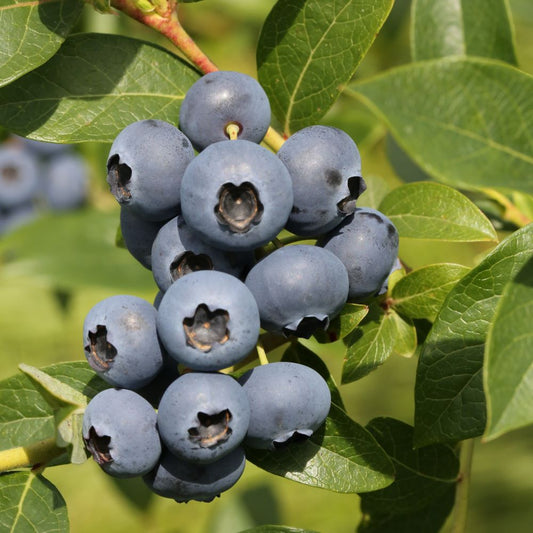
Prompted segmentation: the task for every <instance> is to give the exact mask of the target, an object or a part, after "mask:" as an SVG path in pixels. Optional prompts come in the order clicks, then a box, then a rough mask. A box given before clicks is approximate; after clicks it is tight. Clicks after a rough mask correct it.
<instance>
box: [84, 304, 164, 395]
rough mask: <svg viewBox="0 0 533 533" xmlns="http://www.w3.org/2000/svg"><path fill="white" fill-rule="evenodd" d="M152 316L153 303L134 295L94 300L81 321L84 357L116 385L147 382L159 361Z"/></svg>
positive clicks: (153, 375)
mask: <svg viewBox="0 0 533 533" xmlns="http://www.w3.org/2000/svg"><path fill="white" fill-rule="evenodd" d="M156 317H157V311H156V309H155V308H154V306H153V305H151V304H150V303H149V302H147V301H145V300H143V299H142V298H138V297H137V296H129V295H117V296H111V297H109V298H106V299H105V300H102V301H100V302H98V303H97V304H96V305H95V306H94V307H93V308H92V309H91V310H90V311H89V313H88V314H87V316H86V318H85V322H84V324H83V339H84V347H85V357H86V358H87V361H88V362H89V364H90V365H91V367H92V368H93V369H94V370H95V371H96V372H97V373H98V374H99V375H100V376H101V377H102V378H103V379H105V380H106V381H107V382H108V383H110V384H111V385H113V386H116V387H124V388H128V389H137V388H140V387H143V386H144V385H147V384H148V383H149V382H150V381H151V380H152V379H153V378H154V377H155V376H156V375H157V373H158V372H159V370H160V369H161V366H162V364H163V353H162V349H161V346H160V344H159V339H158V336H157V329H156Z"/></svg>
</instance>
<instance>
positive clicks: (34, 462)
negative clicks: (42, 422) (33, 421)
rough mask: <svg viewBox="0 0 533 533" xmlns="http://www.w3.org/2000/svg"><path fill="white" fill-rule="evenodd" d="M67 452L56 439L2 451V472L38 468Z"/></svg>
mask: <svg viewBox="0 0 533 533" xmlns="http://www.w3.org/2000/svg"><path fill="white" fill-rule="evenodd" d="M63 453H65V448H59V447H58V446H57V445H56V439H55V438H51V439H44V440H41V441H38V442H35V443H33V444H30V445H29V446H18V447H16V448H10V449H9V450H2V451H0V472H9V471H11V470H17V469H19V468H28V467H31V468H32V469H36V468H39V467H42V466H43V465H45V464H46V463H49V462H50V461H51V460H52V459H55V458H56V457H59V456H60V455H61V454H63Z"/></svg>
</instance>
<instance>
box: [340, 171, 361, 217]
mask: <svg viewBox="0 0 533 533" xmlns="http://www.w3.org/2000/svg"><path fill="white" fill-rule="evenodd" d="M348 191H349V194H348V196H345V197H344V198H343V199H342V200H341V201H340V202H338V203H337V209H338V210H339V211H340V212H341V213H342V214H344V215H350V214H352V213H353V212H354V211H355V207H356V206H355V201H356V200H357V199H358V198H359V196H361V194H363V193H364V192H365V191H366V183H365V180H364V179H363V178H362V177H361V176H352V177H351V178H348Z"/></svg>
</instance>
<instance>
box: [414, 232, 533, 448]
mask: <svg viewBox="0 0 533 533" xmlns="http://www.w3.org/2000/svg"><path fill="white" fill-rule="evenodd" d="M532 253H533V224H530V225H529V226H526V227H525V228H522V229H521V230H518V231H516V232H515V233H513V234H511V235H510V236H509V237H507V238H506V239H505V240H504V241H502V242H501V244H500V245H499V246H498V247H497V248H495V249H494V250H493V251H492V252H491V253H490V254H489V255H488V256H487V257H486V258H485V259H484V260H483V261H482V262H481V263H480V264H479V265H478V266H476V267H475V268H473V269H472V270H471V271H470V272H469V273H468V274H467V275H466V276H464V277H463V278H462V279H461V280H460V281H459V282H458V283H457V285H455V287H454V288H453V289H452V290H451V292H450V293H449V294H448V296H447V297H446V299H445V301H444V304H443V306H442V308H441V310H440V312H439V314H438V316H437V319H436V320H435V323H434V324H433V327H432V329H431V331H430V332H429V335H428V336H427V338H426V341H425V343H424V345H423V346H422V351H421V354H420V358H419V362H418V368H417V377H416V386H415V444H416V445H417V446H424V445H426V444H432V443H434V442H454V441H459V440H464V439H468V438H471V437H477V436H479V435H481V434H482V433H483V431H484V429H485V423H486V406H485V395H484V392H483V376H482V373H483V356H484V349H485V342H486V337H487V333H488V329H489V325H490V323H491V322H492V320H493V318H494V314H495V311H496V305H497V303H498V301H499V300H500V298H501V295H502V293H503V290H504V287H505V285H506V284H507V282H508V281H509V280H511V279H513V278H514V277H515V275H516V274H517V272H518V271H519V270H520V269H521V268H522V266H523V265H524V264H525V263H526V261H528V260H529V258H530V257H531V254H532Z"/></svg>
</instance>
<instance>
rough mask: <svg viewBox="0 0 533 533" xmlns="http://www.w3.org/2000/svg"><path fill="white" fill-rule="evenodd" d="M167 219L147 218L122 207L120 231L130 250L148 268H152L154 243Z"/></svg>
mask: <svg viewBox="0 0 533 533" xmlns="http://www.w3.org/2000/svg"><path fill="white" fill-rule="evenodd" d="M165 222H166V221H165V220H157V221H154V220H146V219H145V218H143V217H140V216H138V215H137V214H135V213H134V212H133V211H131V210H130V209H122V208H121V209H120V231H121V233H122V238H123V239H124V244H125V245H126V248H127V249H128V252H129V253H130V254H131V255H132V256H133V257H134V258H135V259H137V261H139V263H141V265H142V266H143V267H145V268H147V269H148V270H151V269H152V245H153V244H154V240H155V238H156V236H157V233H158V232H159V230H160V229H161V227H162V226H163V225H164V224H165Z"/></svg>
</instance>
